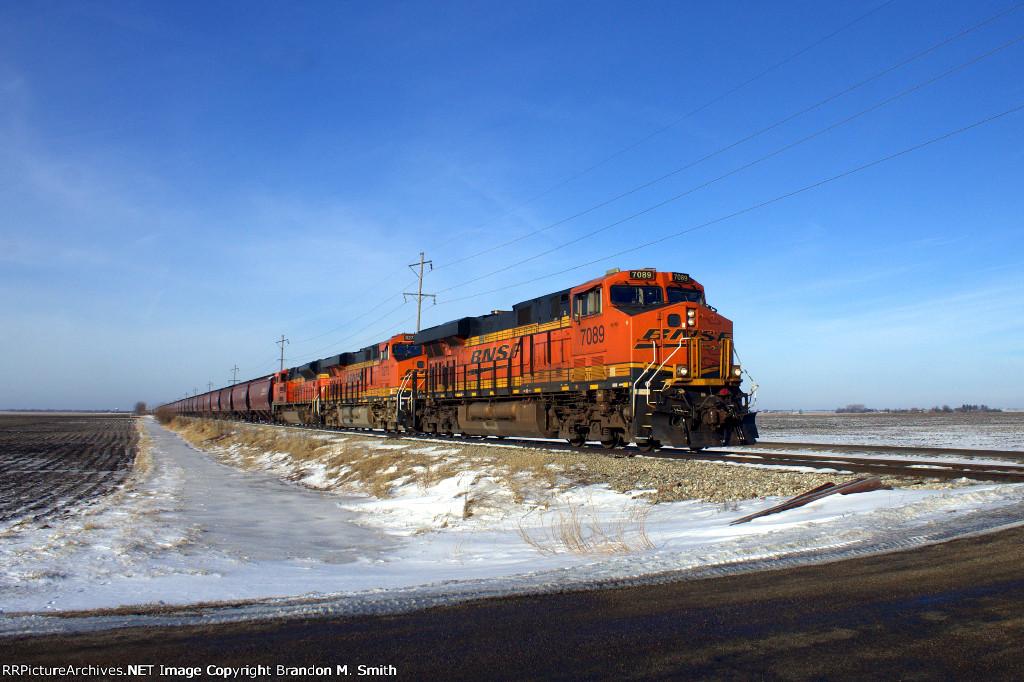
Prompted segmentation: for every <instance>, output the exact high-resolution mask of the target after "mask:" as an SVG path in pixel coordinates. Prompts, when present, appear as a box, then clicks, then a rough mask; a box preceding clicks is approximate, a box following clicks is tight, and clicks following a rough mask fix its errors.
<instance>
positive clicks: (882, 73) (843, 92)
mask: <svg viewBox="0 0 1024 682" xmlns="http://www.w3.org/2000/svg"><path fill="white" fill-rule="evenodd" d="M1021 6H1024V3H1020V4H1017V5H1015V6H1013V7H1011V8H1009V9H1007V10H1005V11H1003V12H1000V13H999V14H996V15H995V16H992V17H990V18H988V19H986V20H985V21H982V22H981V23H979V24H975V25H974V26H972V27H970V28H968V29H966V30H964V31H961V32H960V33H957V34H956V35H954V36H951V37H949V38H947V39H945V40H943V41H941V42H939V43H936V44H935V45H933V46H931V47H929V48H928V49H926V50H924V51H922V52H919V53H917V54H915V55H914V56H913V57H910V58H909V59H905V60H903V61H902V62H899V63H898V64H895V65H893V66H890V67H889V68H887V69H884V70H882V71H879V72H878V73H876V74H875V75H873V76H871V77H870V78H867V79H865V80H862V81H860V82H859V83H857V84H855V85H851V86H850V87H848V88H846V89H844V90H841V91H839V92H837V93H835V94H834V95H830V96H829V97H826V98H825V99H823V100H821V101H820V102H817V103H816V104H812V105H811V106H809V107H807V108H805V109H802V110H800V111H798V112H796V113H795V114H791V115H789V116H787V117H785V118H783V119H781V120H779V121H776V122H775V123H772V124H771V125H769V126H767V127H765V128H762V129H761V130H758V131H757V132H755V133H752V134H750V135H748V136H746V137H744V138H742V139H740V140H737V141H736V142H733V143H731V144H729V145H726V146H725V147H722V148H721V149H718V150H717V151H715V152H712V153H711V154H708V155H706V156H703V157H701V158H699V159H696V160H694V161H691V162H690V163H687V164H686V165H684V166H680V167H679V168H676V169H675V170H673V171H670V172H669V173H666V174H664V175H662V176H660V177H657V178H654V179H653V180H650V181H648V182H645V183H643V184H641V185H638V186H636V187H634V188H633V189H631V190H629V191H626V192H623V193H622V194H619V195H617V196H614V197H612V198H610V199H606V200H605V201H602V202H601V203H599V204H596V205H594V206H591V207H590V208H587V209H585V210H582V211H579V212H578V213H575V214H573V215H571V216H569V217H567V218H563V219H562V220H558V221H556V222H554V223H551V224H549V225H546V226H544V227H541V228H539V229H536V230H533V231H532V232H528V233H526V234H524V235H520V236H518V237H515V238H514V239H510V240H508V241H506V242H504V243H502V244H498V245H496V246H492V247H489V248H486V249H484V250H482V251H478V252H477V253H473V254H470V255H468V256H464V257H462V258H459V259H457V260H453V261H450V262H448V263H443V264H441V265H439V266H437V269H438V270H443V269H444V268H447V267H449V266H452V265H457V264H459V263H462V262H465V261H467V260H472V259H474V258H479V257H480V256H483V255H486V254H488V253H492V252H494V251H497V250H499V249H503V248H505V247H506V246H511V245H512V244H516V243H518V242H520V241H523V240H524V239H528V238H530V237H532V236H534V235H537V234H540V233H541V232H546V231H548V230H550V229H552V228H555V227H558V226H559V225H564V224H565V223H567V222H569V221H571V220H575V219H576V218H580V217H582V216H584V215H587V214H588V213H592V212H593V211H596V210H597V209H599V208H604V207H605V206H608V205H609V204H612V203H614V202H616V201H619V200H620V199H624V198H626V197H628V196H630V195H632V194H635V193H637V192H639V191H641V190H644V189H647V188H648V187H651V186H652V185H655V184H657V183H659V182H661V181H663V180H667V179H668V178H670V177H672V176H674V175H677V174H678V173H681V172H682V171H684V170H688V169H690V168H693V167H694V166H696V165H697V164H699V163H703V162H704V161H708V160H710V159H712V158H714V157H716V156H718V155H720V154H722V153H724V152H727V151H729V150H730V149H733V148H735V147H737V146H739V145H741V144H743V143H744V142H749V141H750V140H752V139H754V138H756V137H759V136H761V135H763V134H765V133H767V132H770V131H771V130H774V129H775V128H778V127H779V126H781V125H784V124H786V123H789V122H790V121H792V120H794V119H796V118H799V117H800V116H803V115H804V114H807V113H809V112H811V111H813V110H815V109H817V108H819V107H821V106H824V105H825V104H828V103H829V102H831V101H833V100H835V99H838V98H839V97H842V96H843V95H847V94H849V93H851V92H853V91H854V90H857V89H858V88H861V87H863V86H865V85H867V84H868V83H871V82H872V81H875V80H878V79H879V78H881V77H882V76H885V75H886V74H889V73H891V72H893V71H895V70H896V69H899V68H902V67H904V66H906V65H907V64H909V63H911V62H913V61H916V60H917V59H920V58H921V57H924V56H925V55H927V54H929V53H931V52H934V51H935V50H937V49H939V48H940V47H943V46H944V45H947V44H949V43H951V42H953V41H954V40H957V39H959V38H962V37H963V36H965V35H967V34H968V33H971V32H972V31H975V30H977V29H979V28H981V27H982V26H985V25H986V24H989V23H991V22H993V21H995V20H996V19H998V18H1000V17H1002V16H1004V15H1006V14H1009V13H1010V12H1013V11H1014V10H1016V9H1018V8H1020V7H1021ZM1008 44H1009V43H1008ZM1003 47H1006V45H1004V46H1003ZM999 49H1002V48H999ZM989 54H991V53H989ZM985 56H988V55H987V54H986V55H982V57H985ZM980 58H981V57H979V58H978V59H980ZM975 61H976V60H975ZM970 63H971V62H968V64H970ZM962 66H966V64H964V65H962ZM948 73H949V72H947V74H948ZM943 75H946V74H943ZM940 77H941V76H940ZM929 82H930V81H929ZM540 255H544V254H540ZM445 291H447V290H445ZM442 293H444V292H442Z"/></svg>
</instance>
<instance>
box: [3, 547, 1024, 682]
mask: <svg viewBox="0 0 1024 682" xmlns="http://www.w3.org/2000/svg"><path fill="white" fill-rule="evenodd" d="M0 660H2V661H3V662H4V663H19V664H20V663H30V664H40V665H55V664H57V663H58V662H59V663H60V664H61V665H68V664H72V663H74V664H79V665H86V664H93V665H118V666H124V665H128V664H135V663H148V664H154V665H178V666H202V667H203V668H204V669H205V666H207V665H219V666H246V665H248V666H254V665H268V666H270V668H269V670H270V671H271V672H270V674H269V675H266V676H265V678H266V679H273V678H280V677H285V678H287V677H288V676H289V675H288V674H287V673H288V671H287V670H286V671H284V674H283V675H282V674H279V673H280V672H281V671H279V670H278V669H277V666H278V665H284V666H313V665H322V666H330V667H331V668H332V670H333V671H336V670H337V669H336V668H335V667H334V666H339V665H347V666H349V668H348V669H349V671H350V674H351V675H352V676H358V672H357V671H358V666H359V665H366V666H376V667H377V668H380V669H381V670H383V671H391V670H392V669H390V668H387V667H386V666H394V669H393V670H394V671H395V672H396V673H397V674H396V677H397V678H398V679H473V680H479V679H583V678H585V679H602V678H616V679H622V678H625V679H641V678H642V679H681V678H683V679H688V678H701V679H709V678H710V679H780V680H787V679H826V678H827V679H835V678H840V679H858V680H863V679H904V680H912V679H928V680H933V679H954V678H955V679H958V680H959V679H986V680H991V679H1008V680H1009V679H1018V680H1019V679H1021V675H1022V674H1024V672H1022V671H1024V527H1021V528H1016V529H1011V530H1004V531H1001V532H998V533H993V534H989V535H983V536H977V537H972V538H965V539H961V540H955V541H952V542H948V543H945V544H941V545H934V546H931V547H924V548H921V549H916V550H912V551H906V552H899V553H894V554H888V555H883V556H876V557H868V558H861V559H854V560H849V561H843V562H837V563H833V564H826V565H822V566H807V567H801V568H796V569H787V570H781V571H771V572H763V573H754V574H748V575H740V576H731V577H724V578H715V579H708V580H700V581H694V582H685V583H672V584H666V585H656V586H645V587H630V588H623V589H617V590H601V591H592V592H578V593H567V594H558V595H541V596H532V597H517V598H505V599H490V600H481V601H477V602H471V603H467V604H463V605H460V606H455V607H447V608H436V609H429V610H425V611H420V612H416V613H409V614H404V615H398V616H386V617H356V618H332V619H306V620H288V621H272V622H260V623H241V624H228V625H221V626H211V627H185V628H165V629H160V628H139V629H128V630H118V631H109V632H101V633H91V634H82V635H74V636H47V637H37V638H22V639H2V640H0ZM303 677H304V678H305V679H309V677H308V676H303ZM206 679H209V678H206Z"/></svg>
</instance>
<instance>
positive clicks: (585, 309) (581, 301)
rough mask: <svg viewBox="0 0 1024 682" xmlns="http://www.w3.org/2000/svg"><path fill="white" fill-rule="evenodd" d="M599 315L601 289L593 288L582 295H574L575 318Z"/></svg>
mask: <svg viewBox="0 0 1024 682" xmlns="http://www.w3.org/2000/svg"><path fill="white" fill-rule="evenodd" d="M600 314H601V287H595V288H593V289H591V290H590V291H585V292H583V293H582V294H576V296H575V298H574V300H573V315H574V317H576V318H580V317H586V316H587V315H600Z"/></svg>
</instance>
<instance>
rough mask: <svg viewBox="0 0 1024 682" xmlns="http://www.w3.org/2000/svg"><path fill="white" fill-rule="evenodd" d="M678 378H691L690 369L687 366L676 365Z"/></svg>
mask: <svg viewBox="0 0 1024 682" xmlns="http://www.w3.org/2000/svg"><path fill="white" fill-rule="evenodd" d="M676 376H677V377H688V376H690V369H689V368H688V367H687V366H686V365H676Z"/></svg>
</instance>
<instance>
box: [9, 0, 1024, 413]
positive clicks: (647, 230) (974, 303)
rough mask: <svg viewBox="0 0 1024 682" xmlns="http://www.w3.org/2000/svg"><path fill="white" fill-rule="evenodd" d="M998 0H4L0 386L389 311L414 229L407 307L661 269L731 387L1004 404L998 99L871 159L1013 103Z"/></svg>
mask: <svg viewBox="0 0 1024 682" xmlns="http://www.w3.org/2000/svg"><path fill="white" fill-rule="evenodd" d="M1013 7H1014V3H1013V2H1012V1H1007V2H994V1H993V2H990V1H978V2H971V3H963V2H923V1H920V0H893V1H892V2H885V0H874V1H871V2H838V3H820V2H781V3H765V2H760V3H758V2H723V3H680V2H664V3H663V2H644V3H636V4H632V3H618V2H592V3H564V2H542V3H533V2H521V3H491V2H473V3H469V2H465V3H455V2H437V3H414V2H408V3H406V2H382V3H372V4H371V3H347V2H346V3H333V2H330V3H329V2H324V3H272V2H265V3H257V2H253V3H244V4H240V3H227V2H210V3H118V2H103V3H87V2H74V3H61V2H48V3H21V2H0V328H2V335H0V370H2V371H3V372H4V375H5V376H7V377H8V378H9V379H8V381H6V382H4V383H5V385H6V386H7V387H8V393H7V395H6V396H5V397H3V398H2V399H0V408H29V407H39V408H43V407H55V408H114V407H117V408H127V407H130V406H132V405H133V404H134V403H135V401H137V400H146V401H148V402H149V403H151V404H155V403H159V402H163V401H169V400H174V399H177V398H180V397H184V395H185V394H186V393H188V392H191V391H192V390H194V389H197V388H198V389H201V390H205V388H206V386H207V385H208V382H213V384H214V385H215V386H222V385H225V384H227V383H228V382H229V381H230V379H231V368H232V367H233V366H235V365H236V364H237V366H238V367H239V377H240V378H250V377H253V376H257V375H262V374H266V373H268V372H270V371H272V370H273V369H275V368H276V366H277V363H278V359H277V358H278V353H279V350H278V346H277V345H275V340H276V339H279V338H280V337H281V335H282V334H284V335H286V336H287V337H288V338H289V339H290V340H291V343H290V344H289V345H287V346H286V348H285V351H286V364H288V365H295V364H299V363H300V362H305V361H308V360H311V359H316V358H319V357H325V356H327V355H332V354H335V353H338V352H342V351H345V350H352V349H356V348H358V347H361V346H363V345H366V344H367V343H369V342H372V341H376V340H379V339H382V338H385V337H387V336H389V335H391V334H392V333H397V332H398V331H409V330H413V329H414V327H415V314H416V310H415V304H414V303H413V302H409V303H405V304H404V305H403V304H402V296H400V295H398V296H395V294H398V293H400V292H402V291H414V290H415V279H414V277H413V275H412V272H411V271H410V270H409V268H407V267H406V265H407V264H409V263H412V262H414V261H415V260H417V259H418V255H419V253H420V252H421V251H423V252H425V253H426V257H427V258H428V259H430V260H432V261H433V263H434V265H435V268H436V269H435V270H434V271H433V272H432V273H430V274H429V275H428V277H427V279H426V282H425V288H424V290H425V291H427V292H433V293H436V294H437V305H436V306H430V305H429V303H428V304H427V307H426V308H425V309H424V320H423V324H424V326H429V325H431V324H437V323H440V322H443V321H446V320H448V319H452V318H455V317H459V316H463V315H476V314H480V313H482V312H486V311H490V310H492V309H496V308H502V309H508V308H509V306H510V305H511V304H512V303H515V302H517V301H519V300H522V299H525V298H531V297H534V296H538V295H541V294H544V293H547V292H549V291H553V290H556V289H559V288H563V287H568V286H572V285H575V284H578V283H580V282H582V281H585V280H587V279H590V278H592V277H595V276H597V275H600V274H603V273H604V271H605V270H606V269H608V268H611V267H620V268H623V269H626V268H636V267H655V268H658V269H660V270H675V271H685V272H689V273H690V274H691V275H692V276H693V277H694V278H695V279H697V280H698V281H700V282H701V283H703V284H704V285H705V287H706V289H707V292H708V299H709V302H710V303H711V304H712V305H715V306H716V307H718V309H719V310H720V312H722V313H723V314H725V315H726V316H728V317H730V318H731V319H732V320H733V321H734V324H735V333H736V339H737V350H738V352H739V355H740V357H741V359H742V361H743V363H744V364H745V366H746V367H747V369H748V370H749V372H750V373H751V375H752V376H753V377H754V379H756V380H757V382H758V384H759V385H760V389H759V392H758V405H759V407H761V408H764V409H785V408H805V409H815V408H831V407H836V406H841V405H845V404H847V403H865V404H868V405H872V406H876V407H909V406H915V405H916V406H923V407H929V406H931V405H935V404H940V405H941V404H943V403H949V404H960V403H963V402H969V403H987V404H989V405H995V406H1002V407H1024V388H1022V386H1024V381H1022V380H1024V277H1022V276H1021V274H1020V273H1021V269H1022V267H1024V217H1022V216H1024V211H1022V209H1024V192H1022V188H1024V110H1018V111H1014V112H1012V113H1008V114H1006V115H1004V116H1001V117H999V118H996V119H994V120H989V121H987V122H985V123H983V124H981V125H977V126H975V127H973V128H970V129H968V130H964V131H962V132H959V133H957V134H955V135H952V136H950V137H947V138H945V139H941V140H938V141H935V142H933V143H931V144H926V145H925V146H923V147H921V148H919V149H916V150H913V151H909V152H907V153H905V154H900V155H899V156H896V157H895V158H891V159H889V160H886V161H882V160H883V159H886V158H887V157H890V156H892V155H894V154H899V153H900V152H903V151H904V150H907V149H910V148H912V147H915V146H917V145H921V144H924V143H928V142H930V141H932V140H935V139H936V138H939V137H941V136H944V135H947V134H949V133H953V132H954V131H958V130H961V129H963V128H965V127H967V126H972V125H973V124H976V123H979V122H981V121H985V120H987V119H990V118H992V117H994V116H997V115H999V114H1003V113H1004V112H1007V111H1010V110H1012V109H1015V108H1016V107H1020V106H1021V105H1024V78H1022V74H1024V40H1021V41H1020V42H1012V41H1015V40H1017V39H1020V38H1021V37H1022V36H1024V7H1021V8H1019V9H1013V10H1012V11H1009V12H1006V11H1007V10H1010V9H1011V8H1013ZM1004 12H1006V13H1005V14H1003V15H1002V16H1000V17H998V18H995V19H993V17H996V16H997V15H999V14H1000V13H1004ZM989 19H992V21H989V22H988V23H986V24H984V25H981V26H980V27H977V28H974V30H970V31H968V32H967V33H966V34H964V35H960V36H959V37H956V38H954V37H955V36H958V34H961V33H963V32H964V31H967V30H968V29H972V28H973V27H975V26H977V25H978V24H982V22H985V21H986V20H989ZM951 38H953V39H952V40H950V39H951ZM944 41H948V42H945V44H942V43H944ZM1008 43H1010V44H1009V45H1007V44H1008ZM930 48H935V49H931V51H929V52H927V53H926V54H923V55H921V56H917V55H920V54H921V53H922V52H925V51H926V50H929V49H930ZM993 51H994V52H993ZM914 57H917V58H914ZM908 60H909V61H908ZM972 60H976V61H973V63H969V64H968V62H972ZM904 62H906V63H904ZM965 64H966V65H965ZM773 67H774V68H773ZM893 67H896V68H893ZM957 67H962V68H959V69H958V68H957ZM954 69H956V70H954ZM951 70H953V71H952V73H947V72H950V71H951ZM879 74H881V75H879ZM876 76H877V77H876ZM933 79H935V80H933ZM865 81H867V82H865ZM929 81H931V82H929ZM853 86H858V87H853ZM851 88H852V89H851ZM908 90H909V91H910V92H907V91H908ZM840 93H843V94H840ZM903 93H906V94H903ZM836 95H838V96H836ZM894 97H896V99H893V100H892V101H890V102H888V103H886V102H887V100H890V99H891V98H894ZM815 105H819V106H815ZM807 109H809V110H808V111H806V112H805V111H804V110H807ZM801 112H804V113H801ZM796 114H799V115H796ZM795 115H796V116H795ZM851 117H854V118H852V119H851V120H848V121H847V119H850V118H851ZM844 121H845V122H844ZM766 129H767V130H766ZM761 131H764V132H761ZM758 133H760V134H758ZM817 133H820V134H817ZM751 136H753V137H751ZM812 136H813V137H812ZM808 137H810V139H806V140H805V138H808ZM747 138H750V139H747ZM802 140H803V141H802ZM737 143H739V144H737ZM795 143H798V144H795ZM794 144H795V146H791V145H794ZM705 157H710V158H705ZM880 161H881V162H880ZM876 162H880V163H876ZM751 164H752V165H751ZM869 164H874V165H869ZM864 166H868V167H866V168H863V169H862V170H858V171H857V172H854V173H851V174H849V175H845V176H843V177H840V178H838V179H835V180H832V181H830V182H825V183H824V184H820V185H818V183H821V182H823V181H826V180H829V179H831V178H834V177H836V176H840V175H842V174H845V173H848V172H849V171H854V170H855V169H859V168H862V167H864ZM666 175H667V176H668V177H665V178H664V179H662V180H660V181H658V182H654V183H653V184H649V185H648V183H651V181H653V180H656V179H658V178H662V177H663V176H666ZM645 185H646V186H645ZM814 185H817V186H814ZM812 186H813V187H812ZM637 188H639V189H637ZM805 188H809V189H805ZM634 189H636V191H632V190H634ZM800 190H804V191H800ZM627 192H628V193H629V194H627V195H626V196H624V197H622V198H620V199H617V200H615V201H611V202H609V200H610V199H613V198H615V197H618V196H620V195H623V194H625V193H627ZM794 192H796V194H792V193H794ZM787 195H789V196H787ZM674 197H678V198H675V199H673V198H674ZM669 199H673V200H671V201H668V200H669ZM666 201H667V203H664V202H666ZM606 202H609V203H606ZM766 202H767V203H766ZM762 204H764V205H762ZM755 207H756V208H755ZM591 209H592V210H591ZM748 209H750V210H748ZM581 212H585V213H584V214H583V215H580V216H578V217H576V218H572V219H569V220H567V219H568V218H571V217H572V216H575V215H577V214H579V213H581ZM634 216H635V217H634ZM701 226H703V227H701ZM544 228H547V229H544ZM693 228H698V229H693ZM598 230H600V231H599V232H598ZM533 233H535V234H533ZM592 233H593V234H592ZM677 233H681V234H679V236H676V237H674V238H671V239H666V240H663V241H660V242H658V243H656V244H654V245H652V246H648V247H644V248H639V249H637V250H635V251H633V252H631V253H626V254H622V255H618V256H616V255H615V254H619V253H620V252H623V251H626V250H627V249H631V248H634V247H637V246H640V245H642V244H646V243H649V242H653V241H655V240H658V239H662V238H664V237H667V236H669V235H673V234H677ZM586 235H589V236H586ZM520 237H522V239H519V240H518V241H516V242H514V243H512V244H510V245H508V246H501V248H497V249H494V250H492V251H490V252H488V253H486V254H484V255H478V254H480V253H481V252H483V251H485V250H487V249H492V248H494V247H498V246H500V245H502V244H505V243H506V242H509V241H510V240H515V239H517V238H520ZM574 240H578V241H575V242H574V243H571V244H570V242H573V241H574ZM566 244H568V245H567V246H563V245H566ZM559 247H561V248H559ZM509 266H513V267H509ZM502 268H507V269H505V270H504V271H502V272H498V273H497V274H492V273H495V271H497V270H499V269H502ZM477 278H479V279H477ZM470 280H475V281H473V282H472V283H469V284H467V282H469V281H470Z"/></svg>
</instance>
